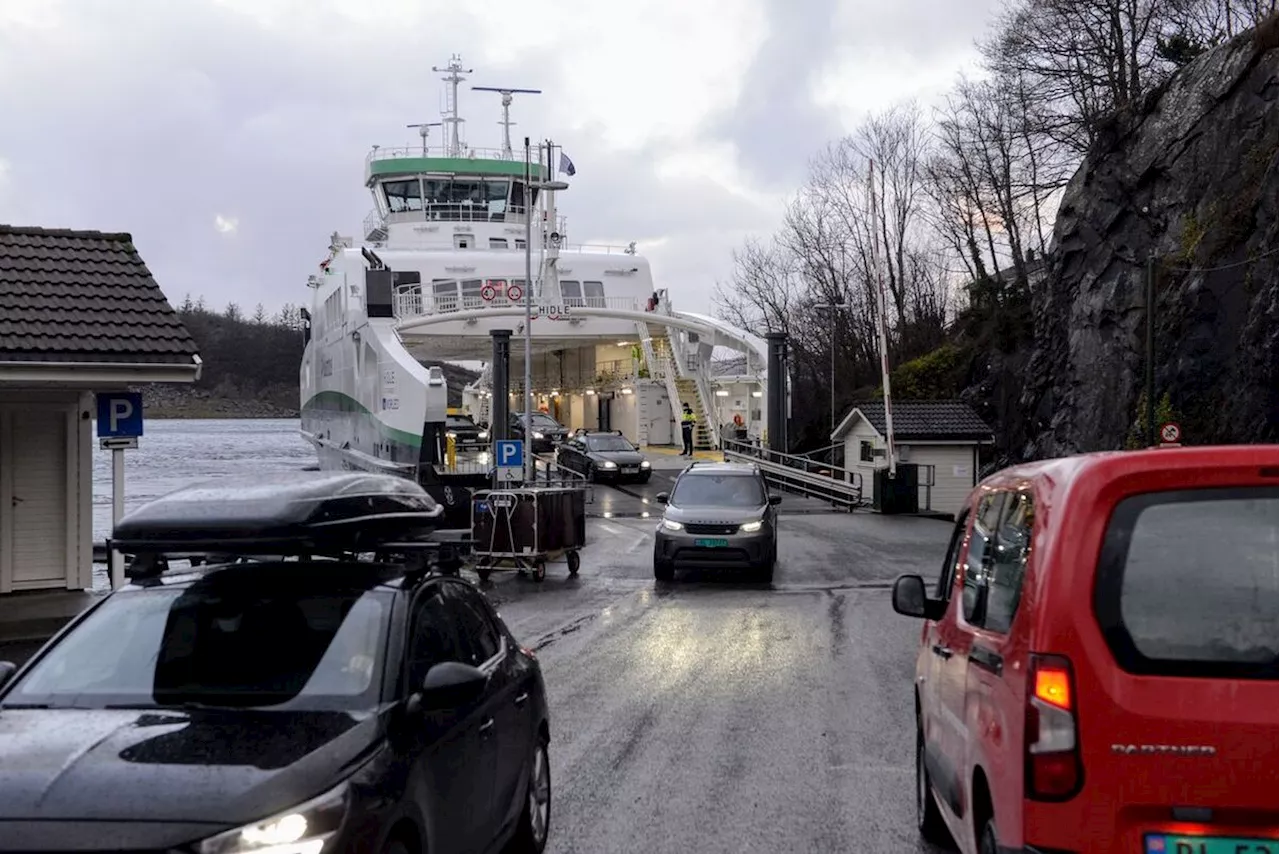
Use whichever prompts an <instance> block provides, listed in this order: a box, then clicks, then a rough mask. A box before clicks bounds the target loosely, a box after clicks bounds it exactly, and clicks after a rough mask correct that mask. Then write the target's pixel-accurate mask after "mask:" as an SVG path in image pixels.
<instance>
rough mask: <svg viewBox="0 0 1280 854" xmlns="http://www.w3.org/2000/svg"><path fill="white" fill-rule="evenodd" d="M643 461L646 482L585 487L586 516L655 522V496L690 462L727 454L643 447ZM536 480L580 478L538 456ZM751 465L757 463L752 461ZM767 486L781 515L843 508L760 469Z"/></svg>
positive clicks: (668, 488)
mask: <svg viewBox="0 0 1280 854" xmlns="http://www.w3.org/2000/svg"><path fill="white" fill-rule="evenodd" d="M643 451H644V454H645V457H646V459H648V460H649V462H650V464H651V465H652V475H651V476H650V478H649V482H648V483H622V484H606V483H596V484H589V485H586V486H587V505H586V508H587V516H589V517H596V518H605V519H613V518H616V519H626V518H639V519H647V518H653V519H655V520H656V519H657V518H658V517H660V516H661V515H662V505H661V504H659V503H658V493H660V492H670V491H671V488H672V486H674V485H675V480H676V477H678V476H679V474H680V472H682V471H684V469H685V468H686V467H688V465H689V464H690V463H691V462H694V461H707V462H722V461H724V460H725V459H726V455H724V454H722V453H721V452H719V451H697V452H695V456H694V458H693V460H690V459H689V458H687V457H682V456H680V452H679V450H678V449H676V448H668V447H646V448H644V449H643ZM536 459H537V466H538V473H539V479H540V480H541V479H543V478H549V479H556V478H562V477H580V476H577V475H574V473H572V472H567V473H566V472H565V471H564V470H563V469H559V467H558V466H557V465H556V462H555V458H554V457H553V456H551V455H539V456H538V457H537V458H536ZM753 462H756V461H755V460H753ZM761 469H762V471H763V473H764V474H765V478H766V480H768V481H769V482H770V485H771V486H772V487H773V488H774V489H776V490H778V491H779V492H781V493H782V494H784V495H785V496H786V497H785V498H783V500H782V505H781V506H780V507H779V508H778V512H779V513H780V514H781V515H784V516H788V515H799V514H805V515H809V514H815V513H838V512H842V511H843V510H845V509H846V508H845V507H844V506H842V505H841V504H840V503H833V502H832V501H830V500H823V499H822V498H821V497H818V496H817V495H811V494H806V493H805V492H803V491H800V490H799V489H797V488H796V486H795V485H794V484H792V485H789V484H787V483H784V482H783V481H782V480H781V479H780V478H777V477H771V475H770V473H769V471H768V470H767V469H765V467H764V466H761Z"/></svg>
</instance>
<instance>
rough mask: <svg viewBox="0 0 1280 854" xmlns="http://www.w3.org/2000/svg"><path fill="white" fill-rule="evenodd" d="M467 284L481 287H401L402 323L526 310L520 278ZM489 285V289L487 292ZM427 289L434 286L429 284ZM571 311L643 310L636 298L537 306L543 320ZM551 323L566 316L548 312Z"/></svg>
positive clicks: (396, 302)
mask: <svg viewBox="0 0 1280 854" xmlns="http://www.w3.org/2000/svg"><path fill="white" fill-rule="evenodd" d="M467 281H477V282H481V285H480V287H479V288H478V289H476V290H475V291H472V290H467V291H466V292H463V293H457V292H454V293H429V292H428V293H423V290H422V288H423V286H422V285H401V286H400V287H399V288H397V289H396V292H395V293H394V294H393V295H392V302H393V308H394V311H395V315H396V317H397V318H399V319H400V320H407V319H409V318H414V317H426V316H430V315H436V314H451V313H456V312H459V311H481V310H485V309H499V308H522V307H523V306H524V301H523V299H524V298H523V293H524V292H523V287H524V284H523V280H520V279H514V278H512V279H474V280H467ZM513 284H515V285H517V286H518V287H519V288H520V291H519V293H516V292H515V291H513V290H512V289H511V286H512V285H513ZM486 286H488V288H489V290H486ZM427 287H430V285H428V286H427ZM486 293H489V294H491V295H492V297H493V298H492V299H485V298H484V294H486ZM512 294H515V295H516V296H517V297H518V298H517V299H511V295H512ZM565 307H567V308H568V310H569V314H568V315H567V317H568V318H572V312H573V309H574V308H575V307H579V308H581V307H586V308H605V309H609V308H613V309H619V310H621V311H638V310H639V308H640V302H639V300H637V299H635V298H634V297H583V298H581V299H579V300H575V301H568V302H567V301H562V300H559V299H557V300H555V301H547V300H537V301H536V302H535V303H534V306H533V310H534V317H535V318H537V317H540V316H541V313H542V310H543V309H544V308H556V309H560V308H565ZM547 319H548V320H565V319H566V315H565V314H564V313H563V312H560V311H557V312H556V313H554V314H553V313H548V315H547Z"/></svg>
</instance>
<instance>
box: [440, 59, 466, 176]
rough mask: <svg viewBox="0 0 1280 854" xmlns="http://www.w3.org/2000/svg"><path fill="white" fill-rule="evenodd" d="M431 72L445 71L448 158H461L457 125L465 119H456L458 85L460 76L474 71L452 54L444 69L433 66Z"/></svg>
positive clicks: (445, 119) (460, 143)
mask: <svg viewBox="0 0 1280 854" xmlns="http://www.w3.org/2000/svg"><path fill="white" fill-rule="evenodd" d="M431 70H432V71H447V72H449V73H448V74H447V75H445V78H444V82H446V83H448V84H449V90H448V91H447V92H446V93H445V105H444V111H443V112H444V124H447V125H448V126H449V156H450V157H461V156H462V142H461V140H460V139H459V137H458V125H460V124H462V123H463V122H464V121H466V119H460V118H458V84H459V83H461V82H462V75H464V74H470V73H471V72H472V71H473V70H474V69H471V68H463V67H462V57H461V56H459V55H458V54H456V53H455V54H454V55H453V56H451V57H449V64H448V65H447V66H445V67H444V68H440V67H439V66H436V65H433V66H431Z"/></svg>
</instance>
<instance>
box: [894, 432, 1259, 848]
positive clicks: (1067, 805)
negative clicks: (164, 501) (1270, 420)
mask: <svg viewBox="0 0 1280 854" xmlns="http://www.w3.org/2000/svg"><path fill="white" fill-rule="evenodd" d="M1278 457H1280V448H1277V447H1276V446H1273V445H1269V446H1235V447H1201V448H1176V449H1151V450H1144V451H1136V452H1115V453H1103V454H1088V455H1082V456H1077V457H1068V458H1065V459H1058V460H1050V461H1045V462H1038V463H1032V464H1028V465H1023V466H1017V467H1014V468H1010V469H1006V470H1004V471H1002V472H999V473H998V474H995V475H993V476H992V477H989V478H987V479H986V480H984V481H983V482H982V483H981V484H979V485H978V486H977V487H976V488H975V489H974V490H973V492H972V494H971V495H970V498H969V500H968V501H967V503H966V505H965V507H964V509H963V511H962V512H961V514H960V515H959V517H958V521H957V523H956V527H955V531H954V533H953V534H952V538H951V545H950V548H949V550H948V554H947V557H946V560H945V562H944V564H943V566H942V570H941V573H940V574H939V577H938V578H937V579H936V580H931V581H930V582H929V583H928V590H926V582H925V581H924V579H922V578H921V577H920V576H918V575H904V576H902V577H901V578H899V579H898V580H897V581H896V582H895V585H894V589H893V607H894V609H895V610H896V611H898V613H901V614H906V615H908V616H912V617H922V618H924V629H923V631H922V632H921V640H920V651H919V655H918V657H917V661H916V678H915V696H916V703H915V708H916V779H917V786H916V793H917V794H916V801H917V816H918V823H919V825H920V832H921V834H922V835H923V836H924V837H925V838H926V839H927V840H929V841H931V842H935V843H938V844H942V845H944V846H947V847H959V849H960V850H961V851H964V852H966V854H975V852H981V854H996V852H1002V853H1003V852H1044V854H1060V853H1061V852H1079V853H1080V854H1084V852H1090V854H1094V853H1095V852H1097V854H1104V852H1123V854H1157V852H1158V854H1280V844H1277V841H1276V839H1277V801H1278V794H1277V784H1278V780H1277V765H1278V763H1280V753H1278V752H1277V747H1276V742H1277V737H1278V736H1280V733H1278V731H1277V725H1278V715H1277V709H1278V708H1280V693H1278V691H1277V637H1280V626H1278V625H1277V603H1278V602H1280V589H1278V587H1277V575H1278V569H1277V555H1278V554H1280V541H1278V533H1277V514H1278V513H1280V507H1278V506H1277V484H1278V483H1280V471H1278V469H1277V462H1278Z"/></svg>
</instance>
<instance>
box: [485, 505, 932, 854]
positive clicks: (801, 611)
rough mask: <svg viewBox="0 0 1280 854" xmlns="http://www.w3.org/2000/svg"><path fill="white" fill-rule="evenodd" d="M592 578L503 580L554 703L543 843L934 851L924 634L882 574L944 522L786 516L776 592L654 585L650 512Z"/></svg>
mask: <svg viewBox="0 0 1280 854" xmlns="http://www.w3.org/2000/svg"><path fill="white" fill-rule="evenodd" d="M590 525H591V527H590V539H591V542H590V544H589V546H588V548H587V550H586V551H584V552H583V561H582V573H581V575H580V576H579V577H578V578H576V579H571V578H569V577H568V575H567V571H566V569H565V567H564V565H563V564H560V565H555V564H553V565H551V566H549V567H548V573H547V579H546V581H545V582H543V583H542V584H535V583H534V582H532V581H530V580H527V579H524V578H521V577H518V576H516V575H515V574H514V573H500V574H496V575H495V581H494V582H493V583H492V584H491V585H489V586H488V590H489V595H490V597H491V598H492V599H493V600H494V601H495V603H496V604H497V605H498V608H499V610H500V611H501V613H502V615H503V617H504V619H506V621H507V622H508V624H509V625H510V626H511V628H512V630H513V631H514V632H515V633H516V636H517V637H518V638H520V639H521V641H522V642H523V643H525V644H527V645H529V646H531V647H533V648H535V649H537V650H538V655H539V658H540V660H541V661H542V664H543V668H544V673H545V676H546V681H547V688H548V692H549V695H550V702H551V714H552V720H551V731H552V745H551V756H552V774H553V818H552V822H553V830H552V840H551V844H550V845H549V847H548V849H547V850H548V851H550V852H556V854H568V852H581V854H587V852H590V854H608V853H609V852H633V851H634V852H646V854H650V853H651V852H690V851H697V852H720V851H723V852H780V854H781V852H851V851H867V852H882V853H883V854H892V852H915V851H928V850H931V849H929V848H928V847H927V846H924V845H923V844H922V843H919V842H918V840H917V837H916V833H915V830H914V764H913V756H912V751H913V748H914V742H913V733H912V729H911V727H912V705H911V685H912V673H913V661H914V653H915V642H916V640H917V638H918V637H919V634H918V633H919V624H918V623H915V622H913V621H911V620H909V619H907V618H904V617H899V616H897V615H896V614H894V613H893V611H892V609H891V608H890V605H889V591H888V589H887V587H888V584H887V583H888V582H889V581H891V580H892V579H893V577H895V576H896V575H897V574H898V573H901V572H908V571H919V572H923V573H925V574H927V575H929V576H932V575H934V574H935V573H936V571H937V568H938V566H939V565H940V563H941V560H942V556H943V553H944V551H945V548H946V540H947V537H948V534H949V526H948V525H947V524H945V523H942V522H938V521H933V520H927V519H915V518H892V517H890V518H886V517H880V516H873V515H870V514H855V515H848V514H824V515H790V516H787V517H784V518H783V519H782V522H781V531H782V539H781V543H780V561H779V565H778V568H777V572H776V574H775V581H774V584H773V585H772V586H768V587H766V586H764V585H760V584H755V583H747V582H743V581H740V580H737V579H735V578H734V576H733V574H732V573H715V574H708V573H703V574H701V575H698V574H692V575H691V574H689V573H685V572H682V573H680V574H678V575H677V580H676V582H675V583H674V584H661V585H659V584H656V583H655V582H654V580H653V576H652V564H651V559H652V539H651V535H652V528H653V526H654V520H652V519H595V520H592V522H591V523H590Z"/></svg>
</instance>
